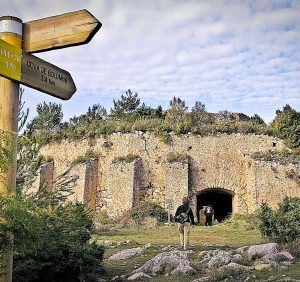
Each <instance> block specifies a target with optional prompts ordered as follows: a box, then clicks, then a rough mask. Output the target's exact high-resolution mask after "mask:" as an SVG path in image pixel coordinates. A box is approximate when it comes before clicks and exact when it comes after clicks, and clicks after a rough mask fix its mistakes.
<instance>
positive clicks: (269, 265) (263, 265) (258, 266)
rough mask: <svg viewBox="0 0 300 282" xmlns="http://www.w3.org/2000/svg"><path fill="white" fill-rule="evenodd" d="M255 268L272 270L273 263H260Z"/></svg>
mask: <svg viewBox="0 0 300 282" xmlns="http://www.w3.org/2000/svg"><path fill="white" fill-rule="evenodd" d="M254 269H255V270H272V265H271V264H268V263H258V264H257V265H255V267H254Z"/></svg>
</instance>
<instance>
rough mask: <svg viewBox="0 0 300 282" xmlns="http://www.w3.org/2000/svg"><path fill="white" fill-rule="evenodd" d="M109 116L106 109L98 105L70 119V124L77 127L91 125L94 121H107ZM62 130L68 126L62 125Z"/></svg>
mask: <svg viewBox="0 0 300 282" xmlns="http://www.w3.org/2000/svg"><path fill="white" fill-rule="evenodd" d="M106 116H107V111H106V109H105V108H104V107H103V106H102V105H100V104H99V103H98V104H93V105H92V106H91V107H89V108H88V111H87V112H86V113H85V114H83V115H80V116H74V117H73V118H70V121H69V124H70V125H74V126H76V127H81V126H84V125H90V124H91V122H93V121H99V120H103V119H105V118H106ZM60 128H67V124H65V123H63V124H61V126H60Z"/></svg>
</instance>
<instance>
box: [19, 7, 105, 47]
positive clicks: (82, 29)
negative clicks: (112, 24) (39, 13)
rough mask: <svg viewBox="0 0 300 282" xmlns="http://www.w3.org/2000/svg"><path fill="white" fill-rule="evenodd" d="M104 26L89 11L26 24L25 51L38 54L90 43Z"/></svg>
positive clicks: (24, 34)
mask: <svg viewBox="0 0 300 282" xmlns="http://www.w3.org/2000/svg"><path fill="white" fill-rule="evenodd" d="M101 26H102V24H101V23H100V22H99V21H98V20H97V19H96V18H95V17H94V16H93V15H92V14H91V13H90V12H88V11H87V10H80V11H76V12H71V13H66V14H62V15H58V16H53V17H49V18H44V19H40V20H35V21H31V22H27V23H24V29H23V50H25V51H27V52H30V53H36V52H42V51H46V50H53V49H59V48H65V47H69V46H75V45H81V44H85V43H88V42H89V41H90V40H91V39H92V38H93V36H94V35H95V34H96V32H97V31H98V30H99V29H100V28H101Z"/></svg>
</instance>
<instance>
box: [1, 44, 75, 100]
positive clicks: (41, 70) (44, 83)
mask: <svg viewBox="0 0 300 282" xmlns="http://www.w3.org/2000/svg"><path fill="white" fill-rule="evenodd" d="M0 76H3V77H6V78H8V79H11V80H14V81H17V82H19V83H21V84H24V85H26V86H29V87H31V88H34V89H37V90H40V91H42V92H44V93H47V94H49V95H51V96H54V97H57V98H60V99H62V100H68V99H70V98H71V97H72V95H73V94H74V93H75V92H76V86H75V84H74V81H73V79H72V76H71V75H70V73H69V72H67V71H65V70H63V69H61V68H59V67H57V66H54V65H52V64H50V63H48V62H46V61H44V60H42V59H40V58H38V57H36V56H33V55H30V54H29V53H27V52H24V51H22V49H20V48H18V47H15V46H13V45H11V44H9V43H7V42H5V41H3V40H0Z"/></svg>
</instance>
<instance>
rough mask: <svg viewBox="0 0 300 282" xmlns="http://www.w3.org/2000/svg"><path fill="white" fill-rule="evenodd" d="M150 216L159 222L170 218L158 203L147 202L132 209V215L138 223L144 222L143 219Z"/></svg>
mask: <svg viewBox="0 0 300 282" xmlns="http://www.w3.org/2000/svg"><path fill="white" fill-rule="evenodd" d="M149 216H150V217H155V218H156V219H157V220H158V221H159V222H165V221H167V219H168V213H167V212H166V211H165V209H164V208H163V207H161V206H160V205H158V204H153V203H147V204H144V205H142V206H139V207H136V208H133V209H132V210H131V211H130V217H131V218H132V219H133V220H134V221H135V222H136V223H138V224H143V220H144V219H145V218H146V217H149Z"/></svg>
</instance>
